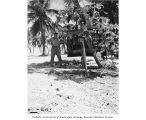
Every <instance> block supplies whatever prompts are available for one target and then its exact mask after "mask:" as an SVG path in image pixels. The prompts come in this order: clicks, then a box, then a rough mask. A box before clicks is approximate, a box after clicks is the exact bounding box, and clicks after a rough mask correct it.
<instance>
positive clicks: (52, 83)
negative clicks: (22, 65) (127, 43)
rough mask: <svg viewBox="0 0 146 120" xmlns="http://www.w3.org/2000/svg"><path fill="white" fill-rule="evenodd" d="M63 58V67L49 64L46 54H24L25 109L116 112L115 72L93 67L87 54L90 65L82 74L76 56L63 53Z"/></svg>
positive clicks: (116, 78) (33, 111)
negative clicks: (25, 76)
mask: <svg viewBox="0 0 146 120" xmlns="http://www.w3.org/2000/svg"><path fill="white" fill-rule="evenodd" d="M55 59H56V58H55ZM63 60H66V63H67V65H66V66H65V67H62V68H58V67H53V68H51V67H50V66H49V61H50V57H49V56H47V57H34V56H33V57H32V56H29V57H28V113H43V114H44V113H48V114H118V76H117V75H116V74H118V73H117V72H115V71H114V70H103V69H102V70H101V69H96V64H95V61H94V59H93V58H91V57H88V58H87V65H88V67H89V68H90V67H91V66H92V67H91V68H90V69H89V73H90V75H89V77H86V76H85V74H84V70H83V69H82V68H81V67H80V66H79V63H78V62H77V63H76V62H75V60H77V61H78V60H80V57H76V58H68V57H66V56H65V55H64V56H63ZM67 61H68V62H67ZM71 61H72V62H71ZM94 67H95V68H94ZM101 73H102V76H101ZM107 73H108V74H107ZM113 74H114V75H113Z"/></svg>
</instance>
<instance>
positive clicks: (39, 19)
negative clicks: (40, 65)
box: [28, 0, 58, 56]
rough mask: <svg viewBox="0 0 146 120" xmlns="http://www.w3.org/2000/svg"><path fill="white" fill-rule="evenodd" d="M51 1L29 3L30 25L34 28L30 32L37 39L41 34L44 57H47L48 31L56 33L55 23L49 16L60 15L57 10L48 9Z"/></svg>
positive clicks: (35, 0) (37, 0) (32, 1)
mask: <svg viewBox="0 0 146 120" xmlns="http://www.w3.org/2000/svg"><path fill="white" fill-rule="evenodd" d="M49 3H50V0H31V1H29V3H28V23H30V22H31V24H32V26H31V28H30V31H31V33H32V35H33V36H34V37H35V36H37V35H38V34H41V45H42V47H43V53H42V55H43V56H44V55H45V44H46V40H45V33H46V32H47V31H52V32H55V29H54V27H53V22H52V20H51V18H50V17H49V16H48V15H49V14H56V15H57V14H58V11H57V10H54V9H48V6H49Z"/></svg>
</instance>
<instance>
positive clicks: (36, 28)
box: [31, 19, 41, 36]
mask: <svg viewBox="0 0 146 120" xmlns="http://www.w3.org/2000/svg"><path fill="white" fill-rule="evenodd" d="M40 29H41V24H40V21H39V19H38V20H37V21H35V22H34V24H33V25H32V27H31V32H32V35H33V36H36V35H37V33H38V32H39V31H40Z"/></svg>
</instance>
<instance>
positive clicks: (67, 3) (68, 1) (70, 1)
mask: <svg viewBox="0 0 146 120" xmlns="http://www.w3.org/2000/svg"><path fill="white" fill-rule="evenodd" d="M64 3H65V4H66V6H71V5H72V4H73V0H64Z"/></svg>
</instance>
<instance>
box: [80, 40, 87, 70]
mask: <svg viewBox="0 0 146 120" xmlns="http://www.w3.org/2000/svg"><path fill="white" fill-rule="evenodd" d="M81 43H82V49H83V53H82V58H83V66H84V67H85V71H86V73H87V65H86V49H85V43H84V40H83V39H81Z"/></svg>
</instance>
